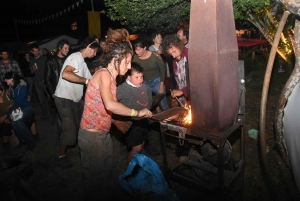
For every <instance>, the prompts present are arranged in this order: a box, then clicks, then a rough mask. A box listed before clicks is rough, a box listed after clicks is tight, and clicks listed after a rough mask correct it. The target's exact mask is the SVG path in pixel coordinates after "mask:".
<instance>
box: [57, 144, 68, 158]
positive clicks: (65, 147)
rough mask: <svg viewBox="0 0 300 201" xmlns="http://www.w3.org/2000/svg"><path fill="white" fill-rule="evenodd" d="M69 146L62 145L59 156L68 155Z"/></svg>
mask: <svg viewBox="0 0 300 201" xmlns="http://www.w3.org/2000/svg"><path fill="white" fill-rule="evenodd" d="M67 147H68V146H67V145H60V147H59V155H58V157H60V156H64V155H66V152H67Z"/></svg>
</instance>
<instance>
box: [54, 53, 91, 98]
mask: <svg viewBox="0 0 300 201" xmlns="http://www.w3.org/2000/svg"><path fill="white" fill-rule="evenodd" d="M66 66H72V67H73V68H75V70H74V71H73V72H74V73H75V74H76V75H78V76H80V77H85V78H87V79H90V78H91V77H92V75H91V73H90V71H89V69H88V67H87V65H86V63H85V61H84V59H83V57H82V55H81V53H80V52H75V53H73V54H71V55H70V56H68V58H67V59H66V61H65V62H64V65H63V67H62V69H61V72H60V75H59V79H58V84H57V87H56V90H55V93H54V95H55V96H57V97H60V98H65V99H69V100H73V101H74V102H79V101H80V99H81V98H82V96H83V87H84V84H78V83H74V82H69V81H67V80H65V79H63V78H62V72H63V71H64V69H65V68H66Z"/></svg>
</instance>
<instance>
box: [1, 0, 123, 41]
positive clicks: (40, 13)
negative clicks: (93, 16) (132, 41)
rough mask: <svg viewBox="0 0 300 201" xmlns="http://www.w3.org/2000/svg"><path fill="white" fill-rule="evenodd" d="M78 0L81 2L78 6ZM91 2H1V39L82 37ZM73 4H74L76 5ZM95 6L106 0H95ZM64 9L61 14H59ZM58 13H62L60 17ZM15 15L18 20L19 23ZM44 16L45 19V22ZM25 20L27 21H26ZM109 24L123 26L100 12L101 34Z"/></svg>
mask: <svg viewBox="0 0 300 201" xmlns="http://www.w3.org/2000/svg"><path fill="white" fill-rule="evenodd" d="M78 2H79V6H77V3H78ZM91 2H92V1H91V0H60V1H58V0H51V1H45V0H8V1H4V2H1V12H0V21H1V22H0V23H1V32H2V33H1V39H0V42H1V43H3V42H15V41H18V38H19V41H32V40H38V39H45V38H48V37H53V36H58V35H61V34H66V35H69V36H72V37H75V38H77V39H79V40H81V39H83V38H85V37H86V36H87V35H88V21H87V11H92V4H91ZM72 5H75V6H74V9H73V8H72ZM69 7H70V10H69V11H68V8H69ZM93 7H94V11H101V10H104V9H105V7H104V3H103V0H93ZM64 10H66V13H64ZM61 11H62V15H61V16H60V12H61ZM56 13H59V15H58V17H57V16H56ZM53 15H54V19H53V18H52V16H53ZM48 16H51V19H49V18H48V19H47V20H45V19H46V18H47V17H48ZM14 18H15V19H16V20H17V23H16V25H15V24H14ZM37 19H40V23H35V22H34V21H35V20H37ZM41 19H44V20H43V22H42V20H41ZM20 20H21V21H23V22H20ZM25 21H27V22H28V23H27V24H26V22H25ZM29 21H30V22H31V23H30V24H29ZM75 21H76V22H77V24H78V29H77V30H76V31H72V30H71V24H72V23H73V22H75ZM109 27H112V28H119V27H121V26H120V25H119V23H118V22H111V21H110V20H109V18H108V17H106V16H105V15H104V14H101V32H102V35H105V33H106V31H107V29H108V28H109Z"/></svg>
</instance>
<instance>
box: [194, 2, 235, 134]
mask: <svg viewBox="0 0 300 201" xmlns="http://www.w3.org/2000/svg"><path fill="white" fill-rule="evenodd" d="M189 78H190V94H191V95H190V96H191V105H192V127H194V128H196V129H198V130H201V131H204V132H209V133H211V132H212V133H221V132H222V131H225V130H226V129H228V128H230V127H231V126H232V125H233V124H234V123H235V122H234V120H235V117H236V115H237V110H238V96H239V95H238V46H237V38H236V34H235V24H234V17H233V9H232V1H231V0H191V15H190V32H189Z"/></svg>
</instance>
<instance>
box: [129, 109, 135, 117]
mask: <svg viewBox="0 0 300 201" xmlns="http://www.w3.org/2000/svg"><path fill="white" fill-rule="evenodd" d="M134 115H135V110H134V109H131V115H130V116H132V117H133V116H134Z"/></svg>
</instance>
